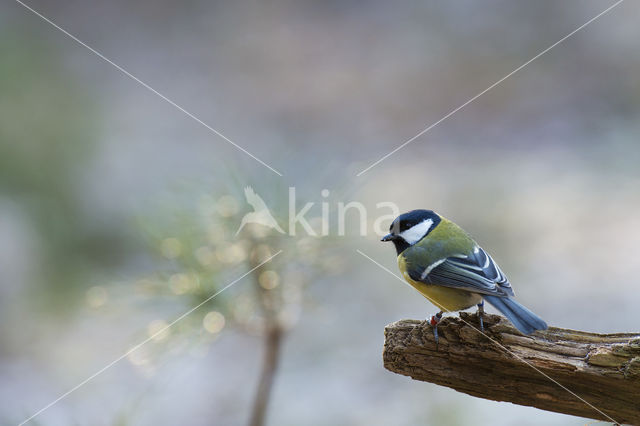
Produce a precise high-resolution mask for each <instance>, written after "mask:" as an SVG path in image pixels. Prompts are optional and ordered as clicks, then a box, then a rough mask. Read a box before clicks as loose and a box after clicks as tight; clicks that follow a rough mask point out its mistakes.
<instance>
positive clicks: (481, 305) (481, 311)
mask: <svg viewBox="0 0 640 426" xmlns="http://www.w3.org/2000/svg"><path fill="white" fill-rule="evenodd" d="M477 315H478V320H479V321H480V331H482V332H484V322H483V321H482V315H484V299H483V300H482V302H480V303H478V312H477Z"/></svg>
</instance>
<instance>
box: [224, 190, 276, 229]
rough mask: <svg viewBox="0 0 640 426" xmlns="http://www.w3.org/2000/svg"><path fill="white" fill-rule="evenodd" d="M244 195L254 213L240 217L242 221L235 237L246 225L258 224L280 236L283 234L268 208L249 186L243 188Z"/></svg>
mask: <svg viewBox="0 0 640 426" xmlns="http://www.w3.org/2000/svg"><path fill="white" fill-rule="evenodd" d="M244 195H245V198H246V199H247V203H249V204H250V205H251V207H253V210H254V211H252V212H251V213H247V214H245V215H244V216H243V217H242V221H241V222H240V227H239V228H238V230H237V231H236V235H238V234H239V233H240V231H241V230H242V228H244V226H245V225H246V224H248V223H258V224H260V225H264V226H267V227H269V228H272V229H275V230H276V231H278V232H280V233H281V234H284V233H285V232H284V231H283V230H282V228H281V227H280V225H278V222H277V221H276V219H275V218H274V217H273V215H272V214H271V212H270V211H269V208H268V207H267V205H266V204H265V202H264V200H263V199H262V198H261V197H260V196H259V195H258V194H256V193H255V191H254V190H253V188H251V187H250V186H247V187H245V188H244Z"/></svg>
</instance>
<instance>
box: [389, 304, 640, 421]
mask: <svg viewBox="0 0 640 426" xmlns="http://www.w3.org/2000/svg"><path fill="white" fill-rule="evenodd" d="M465 322H466V323H465ZM484 324H485V334H486V335H487V336H488V337H490V338H491V339H493V340H495V342H497V343H499V344H500V345H502V346H503V347H504V348H503V347H500V346H499V345H498V344H496V343H495V342H492V341H491V340H490V339H489V338H487V337H485V336H483V335H482V334H481V333H480V332H479V331H478V330H479V324H478V320H477V317H476V315H475V314H469V313H465V312H463V313H461V314H460V318H456V317H447V318H445V319H444V320H443V321H442V322H441V323H440V325H438V334H439V335H440V339H439V344H438V346H437V347H436V344H435V340H434V337H433V328H432V327H431V325H429V324H428V323H427V322H425V321H416V320H401V321H398V322H395V323H393V324H390V325H388V326H387V327H386V328H385V344H384V352H383V360H384V366H385V368H386V369H388V370H390V371H392V372H394V373H398V374H403V375H405V376H409V377H411V378H413V379H416V380H422V381H425V382H430V383H435V384H438V385H442V386H447V387H450V388H453V389H455V390H457V391H459V392H464V393H466V394H469V395H473V396H476V397H480V398H485V399H491V400H494V401H508V402H512V403H514V404H519V405H527V406H532V407H536V408H540V409H543V410H548V411H555V412H558V413H565V414H572V415H575V416H580V417H587V418H592V419H598V420H605V421H610V422H615V423H627V424H636V425H640V333H616V334H595V333H588V332H584V331H575V330H567V329H562V328H555V327H550V328H549V329H548V330H546V331H543V332H540V331H538V332H536V333H534V334H533V335H531V336H524V335H522V334H520V333H519V332H518V331H517V330H516V329H515V328H514V327H513V326H512V325H511V324H510V323H509V322H508V321H507V320H506V319H504V318H502V317H500V316H497V315H487V314H485V316H484ZM505 349H506V350H505ZM523 360H524V361H526V362H527V363H528V364H530V365H528V364H527V363H525V362H524V361H523ZM532 367H535V369H534V368H532ZM536 369H537V370H539V371H536ZM544 375H547V376H548V377H545V376H544ZM554 380H555V381H556V382H557V383H554ZM558 383H559V384H560V385H562V386H564V387H565V388H566V389H563V388H562V387H561V386H560V385H559V384H558ZM567 389H568V390H569V391H567ZM576 395H577V396H576ZM580 398H582V399H583V400H584V401H583V400H581V399H580ZM585 401H586V402H585ZM589 404H591V405H589Z"/></svg>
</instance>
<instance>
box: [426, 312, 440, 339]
mask: <svg viewBox="0 0 640 426" xmlns="http://www.w3.org/2000/svg"><path fill="white" fill-rule="evenodd" d="M440 321H442V311H440V312H438V313H437V314H435V315H433V316H432V317H431V319H430V320H429V324H431V326H433V338H434V339H435V341H436V347H437V346H438V324H439V323H440Z"/></svg>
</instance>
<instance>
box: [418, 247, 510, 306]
mask: <svg viewBox="0 0 640 426" xmlns="http://www.w3.org/2000/svg"><path fill="white" fill-rule="evenodd" d="M411 272H412V274H411V275H412V278H413V279H417V280H418V281H422V282H424V283H426V284H435V285H441V286H444V287H452V288H459V289H461V290H468V291H472V292H474V293H481V294H488V295H492V296H502V297H508V296H513V295H514V293H513V289H512V288H511V284H510V283H509V280H508V279H507V277H506V276H505V275H504V273H503V272H502V270H501V269H500V267H499V266H498V265H497V264H496V262H495V261H494V260H493V259H492V258H491V256H489V254H487V252H485V251H484V250H483V249H482V248H480V247H478V246H476V247H475V248H474V250H473V252H472V253H470V254H468V255H463V254H460V255H456V256H451V257H448V258H446V259H443V260H441V261H439V262H436V263H435V264H433V265H431V266H430V267H429V268H426V269H423V270H422V271H416V270H414V271H411ZM418 273H419V276H418Z"/></svg>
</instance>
